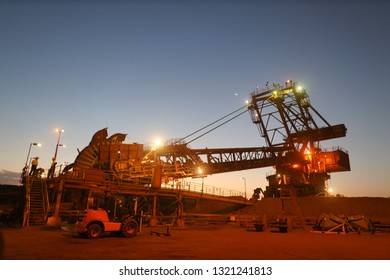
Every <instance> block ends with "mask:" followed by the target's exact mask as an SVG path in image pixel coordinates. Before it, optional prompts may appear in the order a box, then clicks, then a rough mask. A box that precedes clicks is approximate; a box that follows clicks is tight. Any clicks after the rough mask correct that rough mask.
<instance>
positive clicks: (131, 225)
mask: <svg viewBox="0 0 390 280" xmlns="http://www.w3.org/2000/svg"><path fill="white" fill-rule="evenodd" d="M121 231H122V235H123V236H124V237H136V236H137V231H138V223H137V222H136V221H135V220H134V219H133V218H131V217H127V218H125V219H124V220H123V222H122V227H121Z"/></svg>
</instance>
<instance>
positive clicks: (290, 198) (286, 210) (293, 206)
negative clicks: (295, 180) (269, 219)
mask: <svg viewBox="0 0 390 280" xmlns="http://www.w3.org/2000/svg"><path fill="white" fill-rule="evenodd" d="M280 199H281V200H282V211H283V216H287V217H290V219H291V224H290V225H291V227H292V228H293V229H300V230H304V229H305V224H306V223H305V221H304V219H303V215H302V212H301V209H300V208H299V205H298V202H297V199H296V194H295V190H294V189H293V188H289V187H282V188H281V190H280Z"/></svg>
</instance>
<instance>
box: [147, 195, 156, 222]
mask: <svg viewBox="0 0 390 280" xmlns="http://www.w3.org/2000/svg"><path fill="white" fill-rule="evenodd" d="M149 226H151V227H155V226H157V196H156V195H154V196H153V212H152V218H151V219H150V221H149Z"/></svg>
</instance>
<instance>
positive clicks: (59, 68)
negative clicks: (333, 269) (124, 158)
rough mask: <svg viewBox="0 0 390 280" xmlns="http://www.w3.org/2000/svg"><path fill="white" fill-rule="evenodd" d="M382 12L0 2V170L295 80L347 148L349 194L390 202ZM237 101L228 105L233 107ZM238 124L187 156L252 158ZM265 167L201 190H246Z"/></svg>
mask: <svg viewBox="0 0 390 280" xmlns="http://www.w3.org/2000/svg"><path fill="white" fill-rule="evenodd" d="M389 10H390V4H389V3H388V1H323V2H320V1H315V3H310V1H245V0H244V1H233V0H231V1H124V0H123V1H43V0H41V1H1V2H0V93H1V96H0V127H1V136H2V137H1V139H0V170H7V171H13V172H20V170H21V169H22V168H23V166H24V163H25V161H26V157H27V152H28V147H29V144H30V143H31V142H41V143H42V145H43V146H42V147H41V148H36V147H33V148H32V152H31V156H40V158H41V161H40V166H42V167H44V168H49V166H50V160H51V158H52V156H53V155H54V150H55V144H56V141H57V134H56V132H55V131H54V129H55V128H57V127H59V128H62V129H64V130H65V132H64V133H63V134H62V137H61V142H62V143H63V144H66V145H67V147H66V148H60V150H59V152H58V157H57V160H58V162H59V164H61V163H62V162H73V161H74V159H75V157H76V155H77V149H80V150H81V149H83V148H84V147H85V146H87V145H88V143H89V141H90V139H91V137H92V135H93V134H94V133H95V132H96V131H97V130H99V129H101V128H104V127H108V131H109V134H110V135H111V134H114V133H117V132H121V133H127V134H128V136H127V139H126V142H140V143H150V142H152V141H154V140H155V139H156V138H160V139H169V138H179V137H183V136H185V135H187V134H189V133H191V132H193V131H195V130H197V129H199V128H200V127H202V126H204V125H206V124H209V123H211V122H212V121H215V120H216V119H218V118H220V117H221V116H223V115H225V114H227V113H230V112H232V111H234V110H235V109H237V108H239V107H241V106H242V105H243V104H245V100H246V99H248V98H249V93H250V92H251V91H252V90H254V89H255V87H256V85H260V86H262V85H264V84H265V82H267V81H269V82H276V83H283V82H284V81H285V80H287V79H293V80H295V81H298V82H300V83H301V84H302V85H303V86H304V87H305V88H306V90H307V92H308V94H309V96H310V99H311V102H312V105H313V106H314V107H315V108H316V109H317V110H318V111H319V112H320V113H321V114H322V115H323V116H325V118H326V119H327V120H328V121H329V122H330V123H331V124H338V123H344V124H346V126H347V129H348V133H347V137H346V138H341V139H336V140H332V141H327V142H323V143H322V146H323V147H325V148H326V147H332V146H335V145H341V146H343V147H344V148H345V149H346V150H348V151H349V153H350V159H351V168H352V171H351V172H342V173H337V174H335V173H334V174H332V178H331V180H330V182H329V183H330V187H332V188H333V189H334V191H335V192H336V193H340V194H343V195H346V196H386V197H387V196H390V191H389V183H388V181H389V167H390V164H389V158H390V152H389V144H388V143H389V139H390V132H389V124H388V121H389V120H390V113H389V109H388V104H390V102H389V101H390V93H389V90H388V88H389V85H390V82H389V72H390V71H389V65H390V53H389V50H390V19H389V17H388V11H389ZM235 93H238V96H236V95H235ZM263 145H265V144H264V141H263V140H262V139H261V137H260V135H259V133H258V131H257V129H256V127H255V125H254V124H252V122H251V120H250V117H249V114H245V115H243V116H241V117H240V118H238V119H236V120H234V121H232V122H230V123H229V124H227V125H225V126H223V127H221V128H220V129H218V130H216V131H215V132H213V133H211V134H208V135H207V136H205V137H202V138H201V139H199V140H197V141H195V142H193V143H191V147H192V148H205V147H209V148H218V147H248V146H249V147H252V146H263ZM270 170H271V168H264V169H257V170H251V171H243V172H233V173H228V174H223V175H212V176H209V177H207V178H206V179H205V183H206V184H208V185H214V186H220V187H225V188H230V189H238V190H243V181H242V180H241V179H240V178H241V177H246V178H247V189H248V192H252V190H253V189H254V188H256V187H265V186H266V184H267V182H266V179H265V174H266V173H267V172H269V171H270Z"/></svg>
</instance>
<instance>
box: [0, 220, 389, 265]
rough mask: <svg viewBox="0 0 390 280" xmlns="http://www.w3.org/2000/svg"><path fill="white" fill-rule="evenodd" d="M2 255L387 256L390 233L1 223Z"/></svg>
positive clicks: (34, 257)
mask: <svg viewBox="0 0 390 280" xmlns="http://www.w3.org/2000/svg"><path fill="white" fill-rule="evenodd" d="M0 230H1V234H2V235H3V240H4V242H3V245H4V247H3V252H2V259H4V260H389V259H390V250H389V248H390V233H387V232H376V233H375V234H372V233H361V234H357V233H346V234H325V233H314V232H311V230H310V229H309V228H307V229H305V230H292V231H290V232H287V233H280V232H273V231H271V230H269V229H268V230H265V231H262V232H257V231H252V230H247V229H246V228H244V227H242V226H241V225H240V224H239V223H227V224H224V225H221V224H220V225H208V226H185V227H172V228H171V229H170V234H171V235H170V236H165V235H160V236H158V235H156V234H151V232H152V231H157V232H161V233H164V232H166V227H164V226H160V227H157V228H150V227H143V228H142V231H141V232H140V233H139V234H138V236H137V237H135V238H128V239H127V238H123V237H119V236H115V235H111V234H107V235H104V236H103V237H102V238H100V239H97V240H90V239H85V238H82V237H79V236H78V234H77V232H76V229H75V225H73V224H69V225H63V226H62V227H61V229H50V228H41V227H25V228H9V227H8V228H1V229H0Z"/></svg>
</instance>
